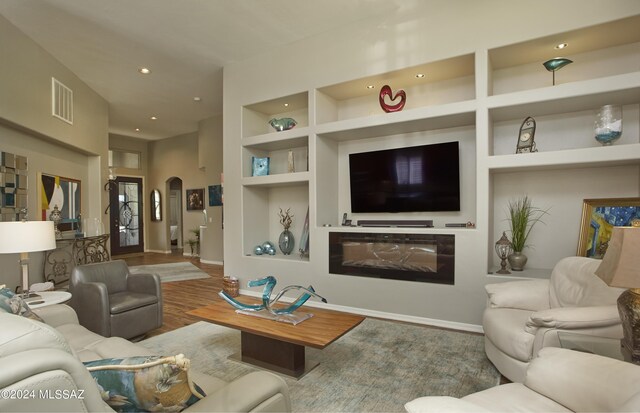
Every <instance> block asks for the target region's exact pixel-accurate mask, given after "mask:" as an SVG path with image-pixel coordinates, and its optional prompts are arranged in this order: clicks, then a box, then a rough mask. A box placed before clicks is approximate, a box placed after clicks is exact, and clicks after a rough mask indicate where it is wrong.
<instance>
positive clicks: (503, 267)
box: [496, 232, 512, 274]
mask: <svg viewBox="0 0 640 413" xmlns="http://www.w3.org/2000/svg"><path fill="white" fill-rule="evenodd" d="M511 251H512V250H511V241H509V238H507V233H506V232H502V237H500V239H499V240H498V241H497V242H496V254H498V258H500V269H499V270H498V271H496V274H511V271H509V270H507V257H508V256H509V254H511Z"/></svg>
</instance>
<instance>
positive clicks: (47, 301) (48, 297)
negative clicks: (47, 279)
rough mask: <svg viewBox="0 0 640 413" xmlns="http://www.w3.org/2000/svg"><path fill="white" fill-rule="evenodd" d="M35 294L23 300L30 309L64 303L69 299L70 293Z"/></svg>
mask: <svg viewBox="0 0 640 413" xmlns="http://www.w3.org/2000/svg"><path fill="white" fill-rule="evenodd" d="M37 294H38V295H37V296H34V297H29V298H28V299H26V300H25V302H26V303H27V304H28V305H29V308H31V309H33V308H40V307H46V306H48V305H53V304H60V303H65V302H67V301H69V300H70V299H71V293H69V292H67V291H43V292H39V293H37Z"/></svg>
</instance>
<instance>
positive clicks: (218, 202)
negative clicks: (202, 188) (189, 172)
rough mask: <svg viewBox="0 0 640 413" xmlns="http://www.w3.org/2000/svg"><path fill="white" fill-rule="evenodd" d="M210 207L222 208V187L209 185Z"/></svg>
mask: <svg viewBox="0 0 640 413" xmlns="http://www.w3.org/2000/svg"><path fill="white" fill-rule="evenodd" d="M209 206H222V185H209Z"/></svg>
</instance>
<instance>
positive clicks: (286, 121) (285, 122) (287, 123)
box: [269, 118, 298, 132]
mask: <svg viewBox="0 0 640 413" xmlns="http://www.w3.org/2000/svg"><path fill="white" fill-rule="evenodd" d="M297 124H298V122H296V120H295V119H292V118H281V119H276V118H273V119H271V120H269V125H271V126H272V127H273V129H275V130H276V131H277V132H282V131H283V130H289V129H293V127H294V126H296V125H297Z"/></svg>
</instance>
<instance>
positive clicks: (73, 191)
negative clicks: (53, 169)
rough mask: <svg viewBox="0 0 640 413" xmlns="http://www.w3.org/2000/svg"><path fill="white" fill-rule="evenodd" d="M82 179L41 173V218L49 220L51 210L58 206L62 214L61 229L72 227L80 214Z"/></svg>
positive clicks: (59, 226)
mask: <svg viewBox="0 0 640 413" xmlns="http://www.w3.org/2000/svg"><path fill="white" fill-rule="evenodd" d="M80 199H81V198H80V181H79V180H77V179H71V178H64V177H61V176H56V175H49V174H45V173H43V174H41V177H40V200H41V201H40V211H41V219H42V220H43V221H48V220H49V217H50V216H51V211H53V208H54V207H56V206H57V207H58V209H59V210H60V213H61V214H62V221H61V224H59V225H58V228H59V229H60V230H61V231H66V230H70V229H72V225H73V223H74V222H76V220H77V219H78V217H79V216H80V211H81V209H80Z"/></svg>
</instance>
